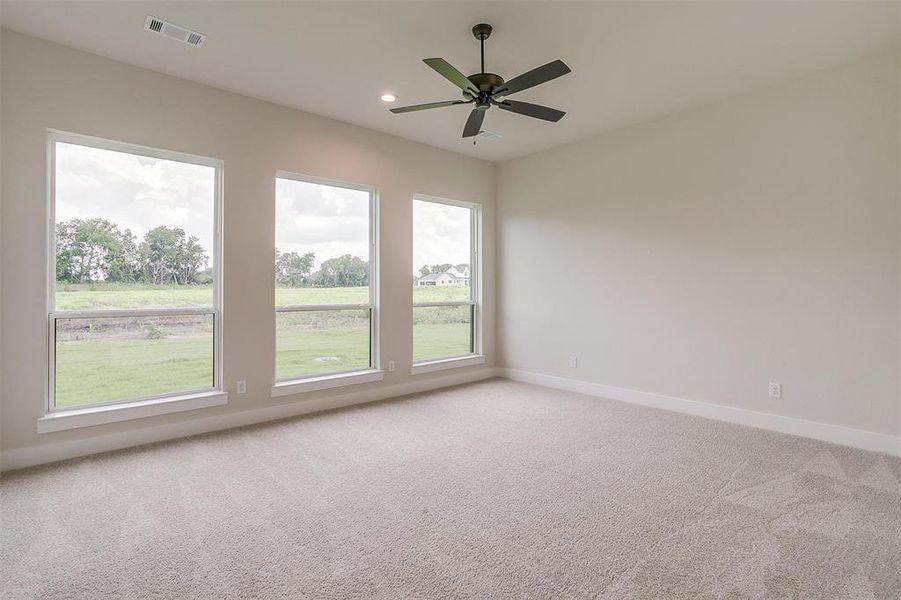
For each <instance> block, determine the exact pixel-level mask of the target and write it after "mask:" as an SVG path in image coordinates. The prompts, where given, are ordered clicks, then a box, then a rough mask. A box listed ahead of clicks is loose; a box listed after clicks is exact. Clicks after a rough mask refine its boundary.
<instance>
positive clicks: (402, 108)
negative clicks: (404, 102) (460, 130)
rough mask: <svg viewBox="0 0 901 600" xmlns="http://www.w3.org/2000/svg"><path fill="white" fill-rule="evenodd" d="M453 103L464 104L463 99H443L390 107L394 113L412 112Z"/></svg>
mask: <svg viewBox="0 0 901 600" xmlns="http://www.w3.org/2000/svg"><path fill="white" fill-rule="evenodd" d="M454 104H466V101H465V100H445V101H444V102H429V103H428V104H414V105H412V106H399V107H397V108H392V109H391V112H393V113H394V114H399V113H407V112H413V111H415V110H427V109H429V108H442V107H444V106H453V105H454Z"/></svg>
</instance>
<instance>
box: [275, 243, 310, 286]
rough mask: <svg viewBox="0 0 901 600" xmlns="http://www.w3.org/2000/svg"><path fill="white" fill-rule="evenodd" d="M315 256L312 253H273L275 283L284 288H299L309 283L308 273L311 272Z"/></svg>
mask: <svg viewBox="0 0 901 600" xmlns="http://www.w3.org/2000/svg"><path fill="white" fill-rule="evenodd" d="M315 258H316V255H315V254H313V253H312V252H307V253H306V254H298V253H297V252H285V253H284V254H283V253H281V252H279V251H278V250H277V249H276V251H275V283H276V284H277V285H283V286H286V287H301V286H303V285H307V284H309V282H310V272H311V271H312V270H313V261H314V260H315Z"/></svg>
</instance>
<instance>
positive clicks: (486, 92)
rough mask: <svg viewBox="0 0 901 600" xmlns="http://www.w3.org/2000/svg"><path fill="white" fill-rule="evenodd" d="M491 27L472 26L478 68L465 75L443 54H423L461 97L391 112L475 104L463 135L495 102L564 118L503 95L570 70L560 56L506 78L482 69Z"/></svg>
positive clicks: (477, 126)
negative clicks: (478, 57) (441, 56)
mask: <svg viewBox="0 0 901 600" xmlns="http://www.w3.org/2000/svg"><path fill="white" fill-rule="evenodd" d="M492 30H493V28H492V27H491V25H489V24H487V23H479V24H478V25H475V26H473V28H472V35H473V37H475V38H476V39H477V40H479V46H480V50H481V52H480V57H481V71H480V72H479V73H475V74H473V75H470V76H469V77H466V76H464V75H463V74H462V73H461V72H460V71H459V70H458V69H456V68H455V67H454V66H453V65H451V64H450V63H449V62H447V61H446V60H444V59H443V58H426V59H423V62H424V63H425V64H427V65H429V66H430V67H431V68H432V69H434V70H435V71H437V72H438V73H439V74H440V75H442V76H443V77H444V78H445V79H447V80H448V81H450V82H451V83H453V84H454V85H456V86H457V87H458V88H460V91H461V92H462V93H463V98H464V99H463V100H446V101H444V102H430V103H428V104H416V105H414V106H402V107H399V108H392V109H391V112H393V113H395V114H398V113H406V112H414V111H419V110H427V109H430V108H442V107H445V106H453V105H456V104H475V107H474V108H473V109H472V112H470V114H469V119H467V121H466V126H465V127H464V128H463V137H464V138H467V137H473V136H475V135H478V133H479V131H481V128H482V121H483V120H484V119H485V113H486V112H487V111H488V109H489V108H491V107H492V106H497V107H498V108H500V109H502V110H506V111H509V112H513V113H517V114H520V115H525V116H527V117H533V118H536V119H541V120H544V121H551V122H554V123H556V122H557V121H559V120H560V119H562V118H563V115H565V114H566V113H565V112H563V111H561V110H557V109H554V108H548V107H547V106H540V105H538V104H529V103H528V102H517V101H515V100H507V99H506V96H509V95H511V94H516V93H518V92H521V91H523V90H526V89H529V88H531V87H535V86H536V85H541V84H542V83H545V82H548V81H550V80H552V79H556V78H557V77H560V76H562V75H566V74H567V73H569V72H570V68H569V67H568V66H566V64H565V63H564V62H563V61H562V60H555V61H553V62H549V63H548V64H546V65H543V66H541V67H538V68H536V69H532V70H531V71H528V72H527V73H523V74H522V75H519V76H518V77H514V78H513V79H511V80H510V81H505V80H504V78H503V77H501V76H500V75H497V74H495V73H486V72H485V40H487V39H488V38H489V36H491V32H492Z"/></svg>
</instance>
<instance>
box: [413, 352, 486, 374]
mask: <svg viewBox="0 0 901 600" xmlns="http://www.w3.org/2000/svg"><path fill="white" fill-rule="evenodd" d="M484 364H485V357H484V356H482V355H481V354H470V355H468V356H456V357H454V358H441V359H439V360H430V361H427V362H421V363H415V364H414V365H413V368H412V369H410V373H411V374H412V375H421V374H423V373H432V372H434V371H444V370H447V369H459V368H460V367H472V366H475V365H484Z"/></svg>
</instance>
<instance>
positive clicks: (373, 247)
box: [271, 170, 384, 398]
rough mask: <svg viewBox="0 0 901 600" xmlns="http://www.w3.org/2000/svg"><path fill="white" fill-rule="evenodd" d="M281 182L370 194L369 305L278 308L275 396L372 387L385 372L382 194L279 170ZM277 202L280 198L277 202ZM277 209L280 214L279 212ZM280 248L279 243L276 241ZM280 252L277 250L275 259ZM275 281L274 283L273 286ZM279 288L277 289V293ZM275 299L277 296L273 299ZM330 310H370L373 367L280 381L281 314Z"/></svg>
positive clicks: (362, 185)
mask: <svg viewBox="0 0 901 600" xmlns="http://www.w3.org/2000/svg"><path fill="white" fill-rule="evenodd" d="M275 179H276V181H277V180H278V179H290V180H293V181H300V182H302V183H312V184H316V185H327V186H330V187H338V188H344V189H349V190H356V191H359V192H366V193H367V194H369V302H367V303H363V304H285V305H278V304H275V303H274V302H273V304H275V313H274V315H275V318H274V320H273V333H274V335H273V344H274V346H273V357H274V360H273V362H272V381H273V384H272V392H271V396H272V397H273V398H278V397H281V396H290V395H293V394H299V393H302V392H313V391H317V390H324V389H328V388H335V387H342V386H345V385H356V384H360V383H372V382H375V381H381V380H382V379H383V378H384V371H382V370H381V369H380V368H379V365H380V364H381V360H380V356H379V347H380V344H379V329H380V328H379V322H380V319H379V303H378V298H379V293H378V290H379V251H378V229H379V227H378V223H379V193H378V189H377V188H376V187H374V186H370V185H364V184H359V183H351V182H347V181H340V180H337V179H327V178H324V177H315V176H312V175H304V174H302V173H295V172H292V171H283V170H279V171H277V172H276V174H275ZM273 202H277V198H273ZM277 210H278V209H277V208H276V212H277ZM275 243H276V244H278V240H277V239H276V240H275ZM275 250H276V248H273V256H274V255H275ZM272 268H273V277H274V276H275V263H274V262H273V265H272ZM274 283H275V280H274V279H273V284H274ZM274 290H275V285H273V291H274ZM273 298H274V296H273ZM326 310H368V311H369V366H368V367H366V368H363V369H350V370H347V371H333V372H329V373H322V374H315V375H309V376H300V377H284V378H279V377H278V314H279V313H286V312H312V311H326Z"/></svg>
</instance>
